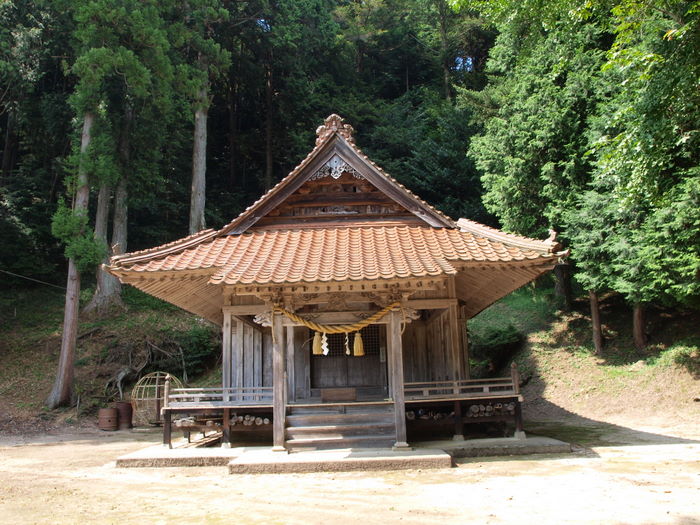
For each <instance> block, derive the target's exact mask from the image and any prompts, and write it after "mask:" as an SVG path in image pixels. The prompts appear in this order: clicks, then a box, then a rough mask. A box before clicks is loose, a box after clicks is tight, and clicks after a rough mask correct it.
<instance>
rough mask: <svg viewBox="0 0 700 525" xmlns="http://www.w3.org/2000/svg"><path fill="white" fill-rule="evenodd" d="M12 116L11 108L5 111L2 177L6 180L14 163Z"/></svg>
mask: <svg viewBox="0 0 700 525" xmlns="http://www.w3.org/2000/svg"><path fill="white" fill-rule="evenodd" d="M14 120H15V119H14V117H13V113H12V111H11V110H8V112H7V128H6V129H5V146H4V147H3V150H2V178H3V179H5V180H7V179H8V178H9V176H10V173H11V172H12V167H13V164H14V149H15V131H14V127H15V126H14Z"/></svg>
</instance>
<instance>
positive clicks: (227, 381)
mask: <svg viewBox="0 0 700 525" xmlns="http://www.w3.org/2000/svg"><path fill="white" fill-rule="evenodd" d="M221 386H222V387H223V388H224V398H223V401H231V399H230V396H231V393H230V391H228V390H227V389H228V388H231V312H229V311H225V310H224V325H223V328H222V333H221Z"/></svg>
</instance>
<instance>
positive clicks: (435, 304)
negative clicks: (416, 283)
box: [404, 298, 457, 310]
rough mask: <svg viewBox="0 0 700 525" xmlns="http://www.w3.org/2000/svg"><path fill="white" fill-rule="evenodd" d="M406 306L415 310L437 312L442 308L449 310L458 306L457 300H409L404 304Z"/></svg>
mask: <svg viewBox="0 0 700 525" xmlns="http://www.w3.org/2000/svg"><path fill="white" fill-rule="evenodd" d="M404 306H407V307H408V308H413V309H414V310H437V309H440V308H449V307H450V306H457V299H456V298H445V299H409V300H408V301H405V302H404Z"/></svg>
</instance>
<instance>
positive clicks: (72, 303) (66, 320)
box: [46, 111, 95, 408]
mask: <svg viewBox="0 0 700 525" xmlns="http://www.w3.org/2000/svg"><path fill="white" fill-rule="evenodd" d="M94 122H95V115H94V113H92V112H89V111H88V112H86V113H85V115H84V117H83V133H82V137H81V141H80V154H81V161H80V166H79V168H78V181H77V184H76V190H75V201H74V203H73V212H74V213H87V209H88V201H89V198H90V186H89V184H88V174H87V169H86V167H85V162H84V160H83V159H84V156H85V153H86V151H87V149H88V147H89V146H90V141H91V139H92V126H93V124H94ZM79 300H80V272H78V267H77V266H76V264H75V261H74V260H73V259H72V258H71V259H69V260H68V281H67V283H66V305H65V310H64V313H63V334H62V337H61V355H60V357H59V360H58V371H57V373H56V381H55V382H54V385H53V388H52V389H51V393H50V394H49V397H48V399H47V400H46V404H47V405H48V407H49V408H56V407H57V406H61V405H69V404H70V403H71V401H72V396H73V373H74V370H75V369H74V360H75V345H76V341H77V336H78V306H79Z"/></svg>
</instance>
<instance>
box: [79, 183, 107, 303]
mask: <svg viewBox="0 0 700 525" xmlns="http://www.w3.org/2000/svg"><path fill="white" fill-rule="evenodd" d="M111 196H112V188H111V186H110V185H109V184H107V183H106V182H103V183H102V184H101V185H100V192H99V194H98V195H97V212H96V213H95V234H94V235H95V240H97V241H98V242H100V244H102V245H103V246H104V247H105V248H106V249H107V257H106V258H105V259H104V260H103V262H107V260H108V259H109V248H108V245H107V230H108V229H109V228H108V226H109V208H110V202H109V201H110V199H111ZM105 275H109V274H107V273H106V272H105V271H104V270H103V269H102V268H101V267H98V268H97V273H96V276H95V277H96V281H97V286H96V287H95V293H94V294H93V296H92V299H90V302H89V303H88V304H87V306H85V308H84V309H83V313H84V314H88V313H91V312H98V313H101V312H102V310H103V309H102V299H103V294H104V288H105V282H104V276H105ZM110 277H111V276H110Z"/></svg>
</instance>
